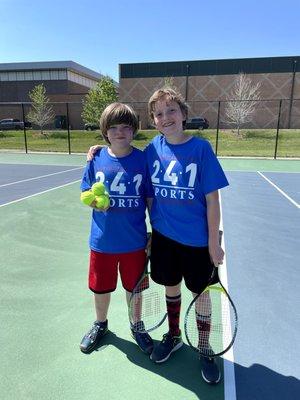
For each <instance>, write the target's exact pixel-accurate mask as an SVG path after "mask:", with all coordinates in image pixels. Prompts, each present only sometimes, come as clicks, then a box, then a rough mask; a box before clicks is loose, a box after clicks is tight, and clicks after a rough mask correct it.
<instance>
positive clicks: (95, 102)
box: [81, 76, 118, 125]
mask: <svg viewBox="0 0 300 400" xmlns="http://www.w3.org/2000/svg"><path fill="white" fill-rule="evenodd" d="M117 100H118V94H117V89H116V86H115V84H114V82H113V80H112V79H111V78H110V77H109V76H104V77H103V78H101V80H100V81H99V82H97V85H96V86H95V87H94V88H92V89H90V91H89V92H88V94H87V95H86V96H85V98H84V100H83V111H82V113H81V116H82V119H83V121H84V122H86V123H90V124H96V125H97V124H99V120H100V116H101V114H102V112H103V111H104V109H105V108H106V107H107V106H108V105H109V104H111V103H114V102H116V101H117Z"/></svg>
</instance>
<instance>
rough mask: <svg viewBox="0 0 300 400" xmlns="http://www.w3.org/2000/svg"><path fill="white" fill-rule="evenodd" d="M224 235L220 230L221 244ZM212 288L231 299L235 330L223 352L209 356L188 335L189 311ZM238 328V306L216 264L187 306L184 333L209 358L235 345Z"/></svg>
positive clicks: (198, 350)
mask: <svg viewBox="0 0 300 400" xmlns="http://www.w3.org/2000/svg"><path fill="white" fill-rule="evenodd" d="M222 235H223V232H222V231H219V240H220V244H221V240H222ZM215 278H217V279H218V282H215V283H213V284H212V282H213V281H214V280H215ZM217 284H219V285H220V286H215V285H217ZM210 289H213V290H219V291H221V292H223V293H224V294H225V295H226V296H227V298H228V301H229V303H230V305H231V307H232V310H230V311H233V315H230V318H231V320H232V321H233V324H231V329H232V328H233V332H232V339H231V341H230V343H229V344H228V345H227V346H226V348H225V349H224V350H222V351H221V352H218V353H214V354H211V355H209V356H208V355H207V353H204V352H203V351H201V350H200V349H199V347H195V346H194V345H193V344H192V343H191V340H190V339H189V335H188V319H189V313H190V311H191V309H192V308H193V306H194V304H195V303H196V301H197V300H198V299H199V297H200V296H201V295H202V294H203V293H205V292H208V291H209V290H210ZM194 316H195V313H194V312H193V317H194ZM237 329H238V314H237V309H236V307H235V305H234V302H233V301H232V299H231V297H230V296H229V293H228V292H227V290H226V289H225V287H224V286H223V284H222V282H221V280H220V276H219V272H218V267H216V266H214V267H213V271H212V274H211V277H210V279H209V282H208V285H207V286H206V287H205V288H204V289H203V290H202V292H201V293H199V294H198V295H197V296H195V297H194V298H193V300H192V301H191V303H190V304H189V306H188V308H187V311H186V313H185V317H184V333H185V337H186V340H187V342H188V344H189V345H190V347H191V348H192V349H193V350H195V351H197V352H198V353H199V354H200V355H202V356H204V357H209V358H213V357H218V356H221V355H222V354H224V353H226V352H227V351H228V350H229V349H230V348H231V347H232V345H233V343H234V341H235V338H236V334H237Z"/></svg>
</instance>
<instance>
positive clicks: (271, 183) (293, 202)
mask: <svg viewBox="0 0 300 400" xmlns="http://www.w3.org/2000/svg"><path fill="white" fill-rule="evenodd" d="M257 173H258V174H259V175H260V176H261V177H263V178H264V179H265V180H266V181H267V182H269V183H270V185H272V186H274V188H275V189H277V190H278V192H279V193H281V194H282V195H283V196H284V197H286V198H287V199H288V200H289V201H290V202H291V203H292V204H294V206H296V207H297V208H300V205H299V204H298V203H297V202H296V201H295V200H293V199H292V198H291V197H290V196H288V195H287V194H286V193H285V192H284V191H283V190H281V189H280V188H279V187H278V186H276V185H275V183H273V182H272V181H271V180H270V179H268V178H267V177H266V176H265V175H264V174H263V173H262V172H259V171H257Z"/></svg>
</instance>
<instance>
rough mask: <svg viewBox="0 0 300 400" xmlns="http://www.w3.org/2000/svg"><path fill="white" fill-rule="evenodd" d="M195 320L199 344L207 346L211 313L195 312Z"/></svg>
mask: <svg viewBox="0 0 300 400" xmlns="http://www.w3.org/2000/svg"><path fill="white" fill-rule="evenodd" d="M196 322H197V328H198V334H199V346H200V347H208V345H209V334H210V327H211V315H201V314H198V313H197V312H196Z"/></svg>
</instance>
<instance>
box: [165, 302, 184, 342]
mask: <svg viewBox="0 0 300 400" xmlns="http://www.w3.org/2000/svg"><path fill="white" fill-rule="evenodd" d="M166 303H167V313H168V321H169V332H170V334H171V335H172V336H178V335H179V334H180V329H179V319H180V307H181V295H180V294H179V295H178V296H175V297H170V296H166Z"/></svg>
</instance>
